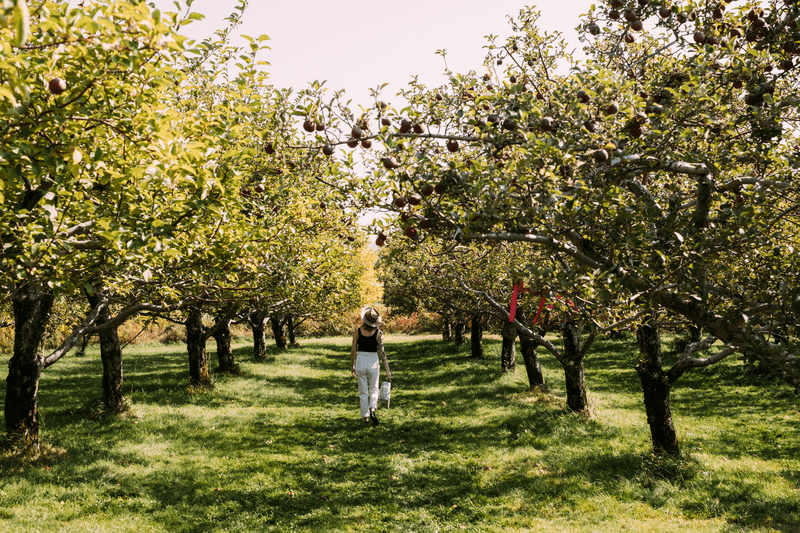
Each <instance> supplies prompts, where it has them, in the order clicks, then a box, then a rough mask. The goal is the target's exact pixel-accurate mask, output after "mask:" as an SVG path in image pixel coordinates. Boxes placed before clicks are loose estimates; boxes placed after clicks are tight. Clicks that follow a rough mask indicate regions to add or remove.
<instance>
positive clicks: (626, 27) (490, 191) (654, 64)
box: [370, 0, 800, 453]
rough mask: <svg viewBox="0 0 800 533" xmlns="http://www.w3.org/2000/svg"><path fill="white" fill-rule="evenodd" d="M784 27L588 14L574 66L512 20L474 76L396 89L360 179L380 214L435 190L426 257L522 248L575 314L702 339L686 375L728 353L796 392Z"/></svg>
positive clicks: (649, 5)
mask: <svg viewBox="0 0 800 533" xmlns="http://www.w3.org/2000/svg"><path fill="white" fill-rule="evenodd" d="M797 15H798V6H797V5H796V4H795V3H794V2H783V3H782V2H774V3H771V4H770V6H761V5H759V4H757V3H755V4H747V5H746V6H738V7H730V8H729V9H726V3H725V2H720V3H716V2H709V3H702V4H700V3H697V2H691V1H682V2H672V3H670V4H669V5H667V4H666V3H665V2H660V1H658V0H653V1H649V0H647V1H644V0H642V1H639V0H637V1H633V0H626V1H623V0H611V1H609V2H603V3H602V4H599V7H595V8H593V10H592V11H591V12H590V13H589V14H587V15H586V17H585V18H584V20H583V22H582V24H581V29H582V30H583V32H584V34H583V35H584V38H585V39H586V42H587V46H586V48H585V51H586V54H587V56H588V59H586V60H585V61H577V60H570V58H569V57H568V56H567V54H566V52H565V47H564V45H563V44H562V42H561V41H560V38H559V36H558V35H556V34H548V33H542V32H541V31H540V30H539V29H538V28H537V27H536V19H537V14H536V13H535V12H534V11H532V10H523V11H522V12H521V13H520V16H519V17H518V18H517V19H513V20H512V27H513V29H514V34H513V35H512V36H511V37H509V38H508V39H507V40H505V41H504V42H500V41H499V40H498V39H497V38H492V39H491V40H490V42H489V46H488V47H489V54H488V57H487V60H486V62H485V64H484V69H485V72H484V73H482V74H478V73H475V72H470V73H467V74H455V73H452V72H447V73H446V74H447V77H448V83H447V85H445V86H442V87H438V88H434V89H429V88H427V87H424V86H421V85H412V87H411V88H410V89H409V90H408V91H406V92H405V93H404V96H405V97H406V98H407V99H408V101H409V102H410V105H409V106H408V107H407V108H406V109H404V110H402V111H401V112H400V113H398V114H397V119H396V120H395V122H396V123H397V122H399V124H396V125H398V126H399V128H395V127H392V126H385V129H382V130H381V131H380V133H379V134H378V138H379V140H380V141H381V144H382V145H383V146H384V147H385V150H384V151H383V153H382V154H380V155H379V156H377V157H376V158H375V162H374V165H373V166H372V169H373V172H372V174H371V175H370V178H372V180H371V182H370V183H371V185H372V186H373V187H383V188H382V189H381V190H382V191H383V192H382V193H381V196H382V197H383V201H382V202H381V206H382V207H383V208H385V209H387V210H394V211H398V209H397V207H396V206H395V205H394V204H393V202H392V201H391V199H392V198H393V197H394V196H403V197H406V196H408V195H411V194H415V193H416V192H417V191H422V190H423V188H424V189H425V190H427V188H428V187H429V185H433V186H434V187H437V186H438V188H439V190H438V191H435V192H434V193H433V194H432V195H430V196H423V198H424V200H423V204H422V205H421V206H420V209H421V210H424V211H425V212H426V215H425V217H424V218H425V219H428V220H431V222H430V226H431V227H430V228H429V229H423V228H420V227H417V230H416V232H415V236H416V238H417V239H419V240H421V241H424V240H425V239H427V238H429V237H428V235H437V234H439V235H442V234H444V235H447V234H449V238H451V239H453V240H455V241H457V242H469V241H478V242H518V243H527V244H528V245H530V246H531V247H534V248H539V249H541V250H542V251H543V252H544V253H545V254H547V255H549V256H551V257H553V258H554V259H555V261H557V262H558V263H560V264H561V265H562V266H561V267H559V268H550V267H547V266H544V267H543V266H541V265H532V268H531V270H533V271H536V272H537V273H538V275H543V276H545V277H547V278H549V279H550V287H551V288H552V289H554V290H556V291H559V292H564V293H570V292H571V291H573V292H574V291H575V287H578V286H580V287H581V289H580V291H579V292H580V294H581V295H582V297H583V299H584V300H585V301H586V308H587V309H588V310H591V311H594V308H602V307H606V303H605V302H619V303H620V304H622V305H623V307H622V308H621V309H628V308H629V306H630V304H631V303H636V304H642V305H643V307H644V308H645V309H648V310H651V311H652V312H651V313H642V314H641V315H640V316H642V317H644V316H655V314H658V313H672V314H674V315H676V316H679V317H681V318H682V319H683V320H686V321H688V322H690V323H691V324H694V325H696V326H697V327H701V328H703V330H704V331H705V332H706V333H707V335H708V337H707V338H706V339H704V340H703V341H702V342H700V343H694V344H693V345H692V346H691V348H690V349H689V351H688V352H686V353H685V354H684V356H682V357H681V360H680V361H679V362H678V363H676V364H677V365H679V366H678V368H680V369H682V370H683V371H685V370H687V369H690V368H693V367H697V366H705V365H709V364H713V363H715V362H717V361H719V360H721V359H723V358H724V357H726V356H728V355H729V354H730V353H733V352H735V351H738V352H740V353H742V354H744V356H745V357H747V358H748V359H750V360H753V361H759V362H760V364H762V365H765V366H767V367H770V368H773V369H774V370H775V371H776V372H777V373H778V375H780V377H781V378H782V379H784V380H785V381H787V382H788V383H789V384H790V385H792V386H794V387H795V388H796V389H797V390H800V366H799V365H798V352H797V350H796V347H795V343H794V341H793V339H795V338H796V333H797V330H796V328H797V323H798V320H797V314H798V312H799V311H800V286H798V285H797V283H796V280H797V279H798V277H797V273H798V266H799V265H798V263H799V262H800V259H799V258H798V252H797V248H796V240H797V239H796V234H797V232H796V224H797V212H798V209H797V206H798V205H800V204H799V203H798V199H800V198H798V184H797V179H796V178H797V172H798V170H797V169H798V166H799V165H800V161H798V159H797V149H798V137H797V134H798V130H797V108H798V104H800V101H798V99H797V97H796V96H795V95H796V94H797V88H798V87H797V68H796V62H797V60H796V58H795V55H796V53H797V51H798V44H799V43H800V28H798V26H797V20H798V16H797ZM389 112H390V113H391V110H390V111H389ZM415 125H419V126H418V127H417V128H416V130H415V129H414V126H415ZM466 146H470V147H471V148H470V157H469V158H462V157H453V156H452V154H453V153H456V152H457V151H459V150H463V149H464V148H465V147H466ZM437 232H438V233H437ZM526 285H528V286H529V285H531V284H530V283H526ZM604 312H605V311H604ZM611 312H612V313H613V312H614V311H611ZM626 313H627V311H626ZM637 314H639V313H632V315H637ZM520 326H522V325H521V324H520ZM521 331H524V330H521ZM713 341H719V342H721V343H722V344H723V348H722V349H721V350H720V351H718V353H716V354H714V355H711V356H708V357H695V355H694V354H695V353H696V352H698V351H699V350H702V349H707V348H708V347H709V346H711V345H712V343H713ZM640 367H641V368H642V369H643V371H641V372H640V377H641V378H642V382H643V389H644V393H645V395H646V398H647V400H646V405H647V406H648V414H649V415H650V416H649V418H650V421H651V430H652V433H653V440H654V446H655V448H656V449H658V450H663V451H667V452H670V453H677V452H678V448H677V442H676V441H675V440H674V439H673V438H672V437H671V436H670V435H669V431H666V432H663V431H660V430H658V431H656V430H655V429H654V428H655V427H657V426H659V427H669V426H671V418H670V415H669V409H668V405H669V387H666V388H661V389H659V390H657V389H658V387H654V386H653V385H654V384H655V383H657V382H662V381H664V379H663V378H664V371H662V370H661V369H660V362H658V361H656V360H655V359H648V358H647V357H646V356H645V357H643V359H642V361H641V362H640ZM645 367H646V368H647V371H645V370H644V368H645ZM676 374H678V372H676ZM650 405H661V406H663V407H664V408H663V409H661V410H660V412H654V411H651V410H650ZM673 435H674V432H673Z"/></svg>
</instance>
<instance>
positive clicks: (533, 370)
mask: <svg viewBox="0 0 800 533" xmlns="http://www.w3.org/2000/svg"><path fill="white" fill-rule="evenodd" d="M517 318H518V319H519V321H520V323H522V324H524V323H525V322H527V320H526V318H525V310H524V309H523V308H522V307H518V308H517ZM539 333H540V335H542V336H544V331H541V332H539ZM519 348H520V352H522V360H523V362H524V363H525V371H526V372H527V373H528V387H529V389H528V390H534V389H539V390H541V391H546V390H547V386H546V385H545V383H544V376H543V375H542V365H541V363H540V362H539V354H538V353H537V349H538V348H539V343H538V342H536V341H535V340H534V339H532V338H530V337H528V336H526V335H520V336H519Z"/></svg>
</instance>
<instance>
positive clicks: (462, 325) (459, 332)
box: [454, 322, 467, 346]
mask: <svg viewBox="0 0 800 533" xmlns="http://www.w3.org/2000/svg"><path fill="white" fill-rule="evenodd" d="M466 331H467V323H466V322H456V323H455V339H454V340H455V343H456V346H464V343H465V342H466V340H465V338H464V334H465V333H466Z"/></svg>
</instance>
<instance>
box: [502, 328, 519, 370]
mask: <svg viewBox="0 0 800 533" xmlns="http://www.w3.org/2000/svg"><path fill="white" fill-rule="evenodd" d="M501 335H502V336H503V347H502V349H501V350H500V370H501V371H503V372H514V371H515V370H516V368H517V344H516V340H517V327H516V326H515V325H514V323H513V322H506V323H505V324H504V325H503V330H502V332H501Z"/></svg>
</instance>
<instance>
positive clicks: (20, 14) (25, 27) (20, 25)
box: [12, 0, 31, 46]
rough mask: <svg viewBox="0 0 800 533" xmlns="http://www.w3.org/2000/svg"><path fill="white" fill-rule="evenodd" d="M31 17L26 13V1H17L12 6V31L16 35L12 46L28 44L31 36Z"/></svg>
mask: <svg viewBox="0 0 800 533" xmlns="http://www.w3.org/2000/svg"><path fill="white" fill-rule="evenodd" d="M30 25H31V16H30V13H29V12H28V2H27V1H26V0H17V4H16V5H15V6H14V29H15V30H16V32H17V34H16V35H15V36H14V40H13V41H12V42H13V44H14V46H22V45H23V44H25V43H26V42H28V38H29V37H30V36H31V30H30Z"/></svg>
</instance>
